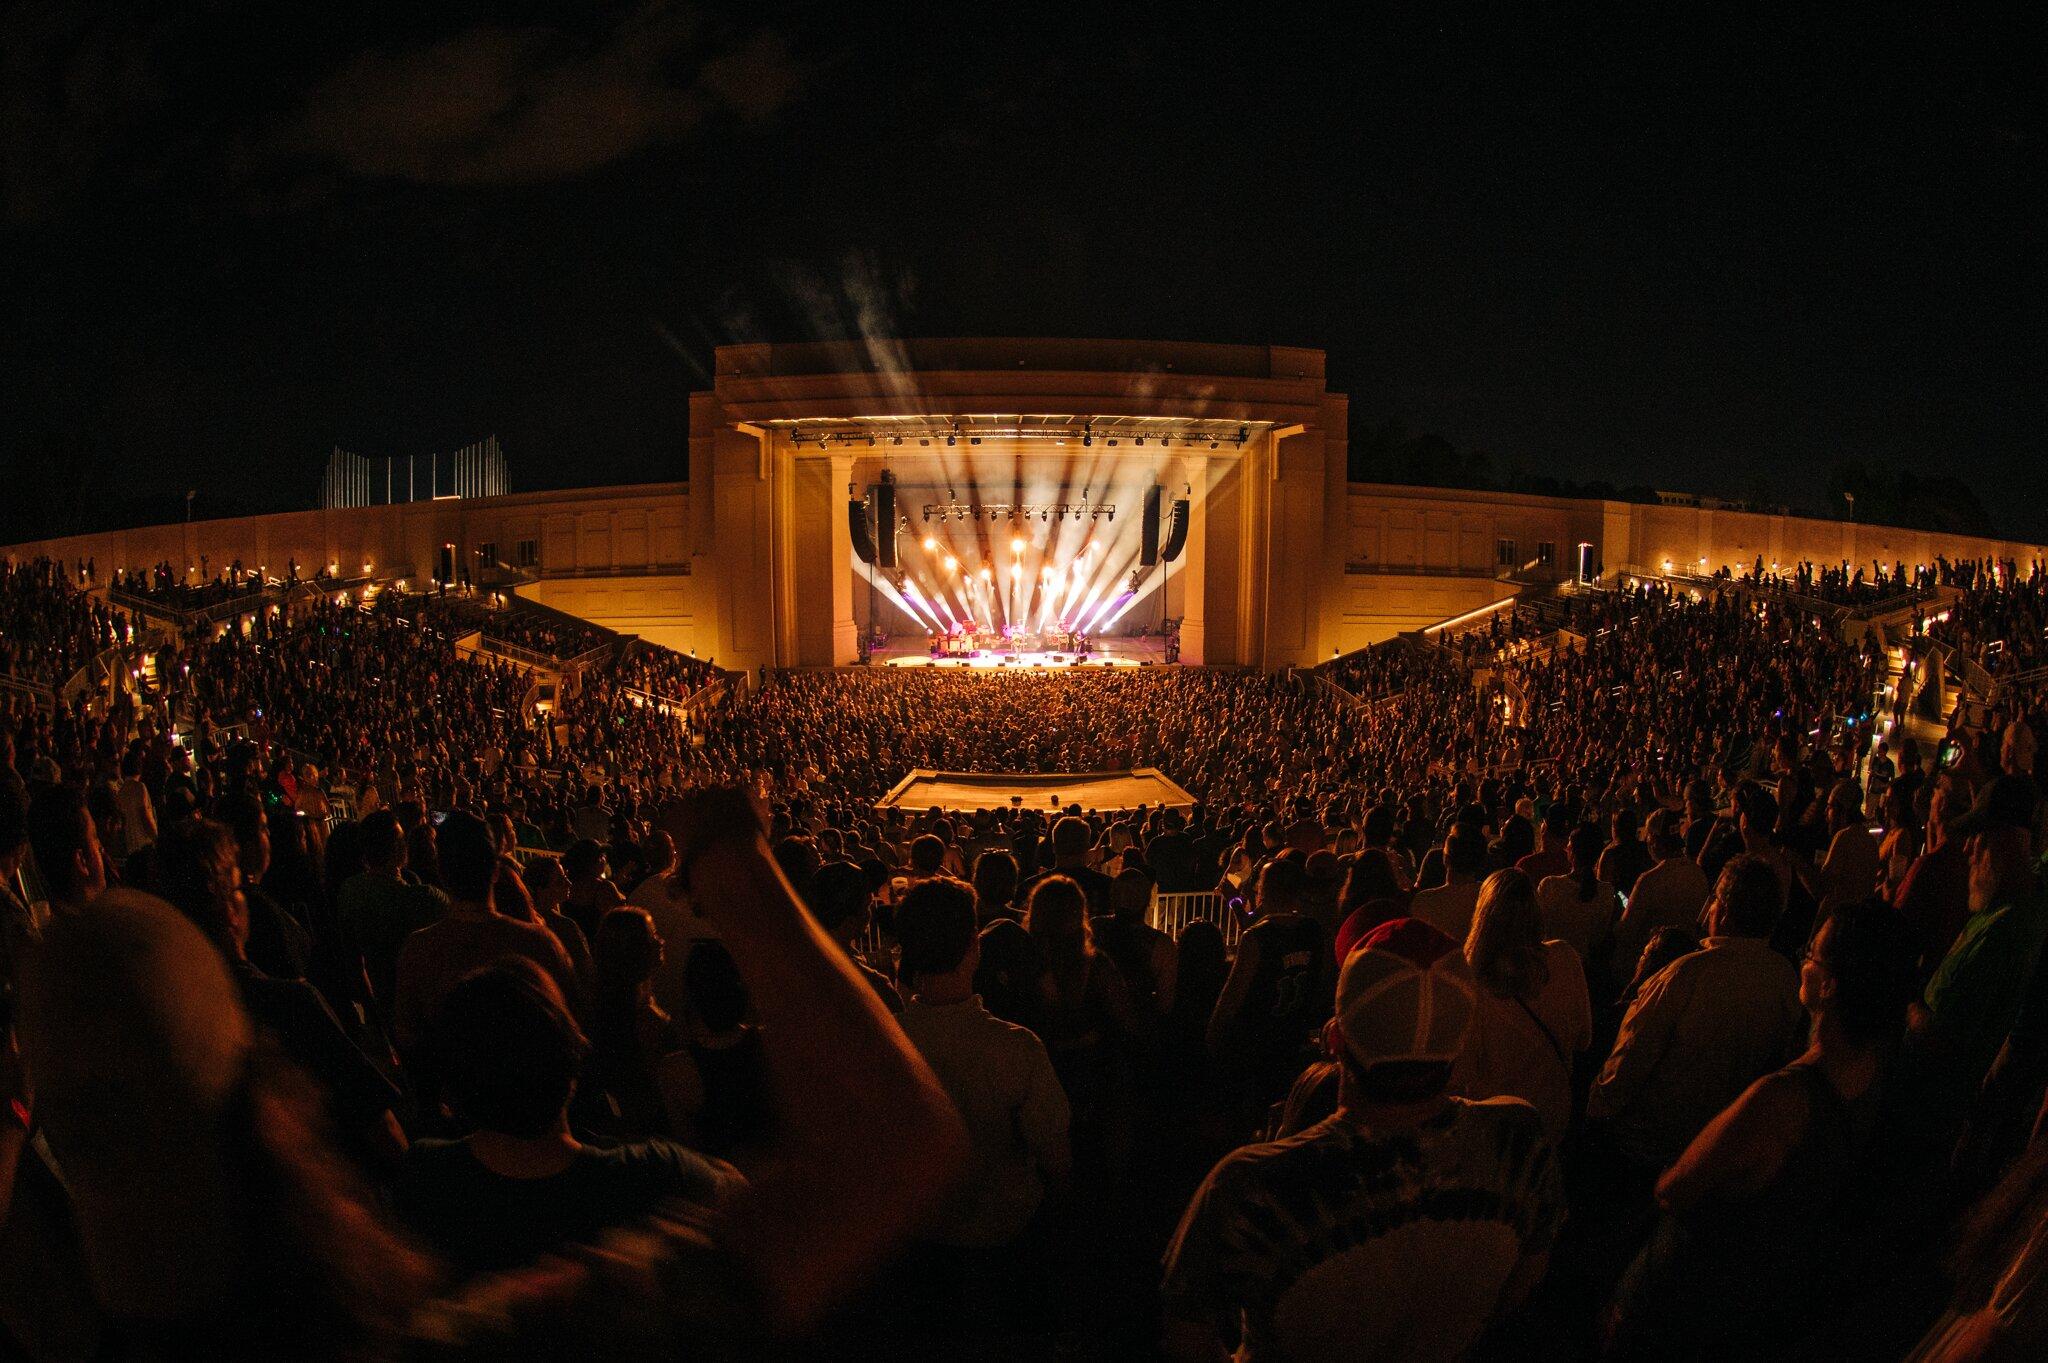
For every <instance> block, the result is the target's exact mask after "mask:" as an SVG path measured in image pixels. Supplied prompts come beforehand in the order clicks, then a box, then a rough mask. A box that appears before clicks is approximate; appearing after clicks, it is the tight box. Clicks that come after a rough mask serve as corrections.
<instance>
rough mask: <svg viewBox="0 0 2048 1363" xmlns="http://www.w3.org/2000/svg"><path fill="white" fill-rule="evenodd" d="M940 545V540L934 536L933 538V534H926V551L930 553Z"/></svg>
mask: <svg viewBox="0 0 2048 1363" xmlns="http://www.w3.org/2000/svg"><path fill="white" fill-rule="evenodd" d="M938 547H939V542H938V540H936V539H934V538H933V537H932V536H930V535H926V536H925V537H924V551H925V552H926V553H927V554H929V553H930V552H931V551H932V550H934V549H936V548H938Z"/></svg>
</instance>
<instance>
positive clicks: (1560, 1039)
mask: <svg viewBox="0 0 2048 1363" xmlns="http://www.w3.org/2000/svg"><path fill="white" fill-rule="evenodd" d="M1465 959H1466V961H1467V962H1469V963H1470V965H1471V966H1472V974H1473V975H1474V976H1475V977H1476V978H1477V979H1478V981H1479V998H1478V1004H1479V1006H1478V1008H1477V1009H1476V1010H1475V1012H1474V1013H1473V1017H1472V1025H1471V1027H1470V1029H1469V1030H1468V1031H1467V1032H1466V1034H1465V1050H1464V1053H1463V1054H1462V1055H1460V1056H1459V1058H1458V1067H1457V1074H1456V1078H1455V1080H1454V1082H1455V1083H1456V1084H1457V1085H1458V1089H1459V1091H1460V1092H1461V1093H1463V1094H1465V1095H1466V1096H1467V1097H1470V1098H1493V1097H1498V1096H1501V1095H1507V1096H1510V1097H1515V1098H1524V1099H1527V1100H1528V1101H1529V1103H1530V1104H1531V1105H1532V1106H1533V1107H1534V1108H1535V1109H1536V1113H1537V1115H1538V1116H1539V1117H1541V1118H1542V1119H1543V1130H1544V1134H1545V1135H1547V1136H1549V1137H1550V1140H1551V1142H1552V1143H1553V1144H1556V1143H1559V1142H1561V1141H1562V1140H1563V1139H1564V1137H1565V1134H1566V1132H1567V1131H1569V1130H1570V1128H1571V1121H1572V1104H1573V1085H1572V1075H1573V1071H1574V1068H1575V1066H1576V1065H1577V1063H1578V1057H1579V1056H1580V1054H1581V1053H1582V1052H1584V1051H1585V1049H1586V1047H1587V1046H1589V1045H1590V1044H1592V1040H1593V1009H1592V1002H1591V999H1590V997H1589V996H1588V994H1587V992H1586V972H1585V968H1584V966H1583V965H1582V964H1581V963H1580V961H1579V953H1578V952H1576V951H1574V950H1573V949H1572V948H1571V945H1570V944H1569V943H1566V942H1561V941H1558V940H1556V939H1554V938H1553V939H1551V940H1549V941H1546V940H1544V936H1543V916H1542V913H1541V912H1540V911H1539V910H1538V909H1537V906H1536V889H1535V887H1534V886H1533V885H1531V884H1530V883H1529V877H1528V876H1527V875H1525V874H1523V873H1522V872H1520V871H1517V870H1514V869H1513V868H1510V869H1508V870H1505V871H1495V872H1494V873H1493V874H1492V875H1490V876H1488V877H1487V878H1486V883H1485V884H1484V885H1483V886H1481V887H1480V890H1479V904H1478V907H1477V908H1476V909H1475V910H1474V911H1473V914H1472V930H1471V932H1470V933H1469V934H1468V935H1467V936H1466V938H1465Z"/></svg>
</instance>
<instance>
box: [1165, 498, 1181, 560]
mask: <svg viewBox="0 0 2048 1363" xmlns="http://www.w3.org/2000/svg"><path fill="white" fill-rule="evenodd" d="M1187 542H1188V499H1187V498H1185V497H1176V498H1174V499H1173V519H1172V521H1171V523H1170V524H1169V525H1168V526H1167V528H1166V545H1165V547H1164V548H1162V549H1161V550H1160V551H1159V559H1160V561H1161V562H1162V563H1171V562H1173V561H1174V560H1175V559H1177V558H1179V557H1180V551H1181V550H1182V549H1184V548H1186V547H1187Z"/></svg>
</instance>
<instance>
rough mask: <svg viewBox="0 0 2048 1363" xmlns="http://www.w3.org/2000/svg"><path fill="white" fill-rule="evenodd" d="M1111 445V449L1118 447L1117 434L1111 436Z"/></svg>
mask: <svg viewBox="0 0 2048 1363" xmlns="http://www.w3.org/2000/svg"><path fill="white" fill-rule="evenodd" d="M1109 447H1110V448H1111V449H1115V448H1116V437H1115V436H1111V437H1110V438H1109Z"/></svg>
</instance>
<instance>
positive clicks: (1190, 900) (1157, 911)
mask: <svg viewBox="0 0 2048 1363" xmlns="http://www.w3.org/2000/svg"><path fill="white" fill-rule="evenodd" d="M1145 921H1146V922H1147V923H1148V924H1150V925H1151V926H1152V927H1154V928H1156V929H1158V930H1159V931H1160V932H1163V933H1165V934H1166V935H1167V936H1169V937H1172V938H1176V939H1178V938H1179V936H1180V934H1181V931H1182V929H1184V928H1186V927H1187V925H1188V924H1190V923H1194V922H1209V923H1214V924H1215V925H1216V926H1217V927H1218V928H1220V929H1221V930H1222V932H1223V946H1224V949H1225V950H1227V951H1234V950H1236V949H1237V943H1238V939H1240V938H1241V937H1243V936H1244V922H1243V917H1242V915H1239V914H1234V913H1232V912H1230V906H1229V905H1228V904H1227V903H1226V902H1225V901H1224V897H1223V892H1222V891H1221V890H1196V891H1193V892H1191V893H1187V894H1161V893H1160V892H1158V891H1156V890H1155V891H1153V893H1152V904H1151V907H1150V908H1149V909H1147V910H1146V913H1145Z"/></svg>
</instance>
